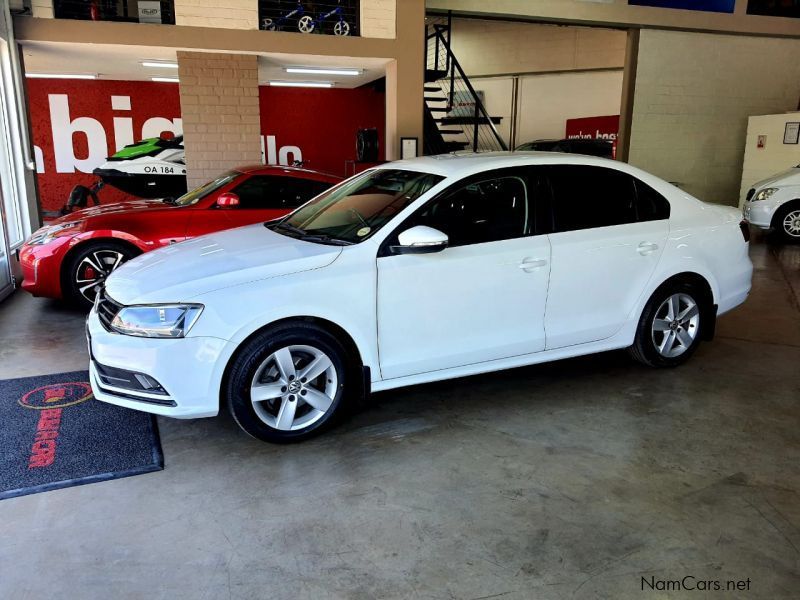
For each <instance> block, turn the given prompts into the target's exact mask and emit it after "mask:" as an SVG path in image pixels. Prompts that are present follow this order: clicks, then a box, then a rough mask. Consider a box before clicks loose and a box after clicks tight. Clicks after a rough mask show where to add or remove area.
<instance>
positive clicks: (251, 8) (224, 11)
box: [175, 0, 258, 29]
mask: <svg viewBox="0 0 800 600" xmlns="http://www.w3.org/2000/svg"><path fill="white" fill-rule="evenodd" d="M175 24H176V25H190V26H194V27H223V28H226V29H258V0H225V1H224V2H221V1H220V0H175Z"/></svg>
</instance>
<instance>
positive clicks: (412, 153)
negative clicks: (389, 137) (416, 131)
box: [400, 137, 419, 160]
mask: <svg viewBox="0 0 800 600" xmlns="http://www.w3.org/2000/svg"><path fill="white" fill-rule="evenodd" d="M418 145H419V140H417V138H415V137H401V138H400V160H404V159H406V158H417V150H418Z"/></svg>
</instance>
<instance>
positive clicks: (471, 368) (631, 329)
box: [372, 323, 636, 392]
mask: <svg viewBox="0 0 800 600" xmlns="http://www.w3.org/2000/svg"><path fill="white" fill-rule="evenodd" d="M635 332H636V323H628V324H626V325H625V326H624V327H623V328H622V329H621V330H620V331H619V332H617V333H616V334H615V335H614V336H612V337H610V338H608V339H605V340H599V341H596V342H589V343H587V344H579V345H577V346H567V347H565V348H556V349H554V350H544V351H542V352H536V353H533V354H523V355H520V356H511V357H508V358H501V359H498V360H491V361H488V362H482V363H474V364H471V365H464V366H461V367H453V368H450V369H442V370H439V371H429V372H427V373H417V374H415V375H409V376H406V377H396V378H394V379H385V380H383V381H373V382H372V391H373V392H381V391H384V390H391V389H395V388H400V387H405V386H408V385H417V384H420V383H430V382H432V381H442V380H445V379H455V378H457V377H468V376H470V375H479V374H481V373H491V372H493V371H502V370H504V369H515V368H517V367H527V366H529V365H536V364H540V363H546V362H552V361H554V360H562V359H565V358H573V357H575V356H584V355H586V354H597V353H598V352H607V351H609V350H619V349H621V348H627V347H629V346H630V345H631V344H632V343H633V337H634V334H635Z"/></svg>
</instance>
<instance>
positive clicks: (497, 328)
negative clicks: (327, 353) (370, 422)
mask: <svg viewBox="0 0 800 600" xmlns="http://www.w3.org/2000/svg"><path fill="white" fill-rule="evenodd" d="M538 189H539V182H538V181H534V180H531V179H529V177H528V173H527V172H526V171H524V170H522V169H506V170H502V171H495V172H489V173H484V174H482V175H481V176H478V177H475V178H471V179H470V180H467V181H464V182H459V183H456V184H455V185H454V186H452V187H451V188H450V189H449V190H447V191H445V192H443V194H440V195H439V196H438V197H437V198H435V199H433V200H431V201H430V202H429V203H427V204H426V205H425V206H424V207H422V208H421V209H420V210H419V211H417V213H416V214H415V215H413V216H412V217H411V218H410V219H408V220H407V221H406V222H405V223H403V224H402V225H401V226H400V227H398V228H397V229H395V231H394V232H393V233H392V235H391V236H389V238H388V239H387V240H386V242H384V244H383V245H382V247H381V252H379V257H378V259H377V271H378V281H377V290H378V291H377V308H378V311H377V313H378V345H379V352H380V365H381V373H382V375H383V377H384V378H386V379H392V378H396V377H404V376H408V375H414V374H418V373H423V372H428V371H436V370H441V369H448V368H451V367H458V366H462V365H467V364H472V363H481V362H486V361H491V360H495V359H500V358H505V357H509V356H516V355H522V354H529V353H533V352H538V351H540V350H543V349H544V346H545V338H544V326H543V317H544V308H545V301H546V297H547V280H548V273H549V269H550V244H549V242H548V239H547V236H546V235H536V232H537V229H536V218H535V204H536V194H537V190H538ZM415 225H427V226H429V227H433V228H435V229H438V230H440V231H442V232H444V233H446V234H447V235H448V237H449V245H448V247H447V248H446V249H445V250H443V251H441V252H438V253H432V254H392V253H391V250H390V247H391V245H392V244H396V243H397V235H398V234H399V233H401V232H402V231H405V230H406V229H408V228H409V227H412V226H415Z"/></svg>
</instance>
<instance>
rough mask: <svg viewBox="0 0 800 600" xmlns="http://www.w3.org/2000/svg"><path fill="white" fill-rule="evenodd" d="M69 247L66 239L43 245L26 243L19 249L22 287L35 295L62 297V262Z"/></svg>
mask: <svg viewBox="0 0 800 600" xmlns="http://www.w3.org/2000/svg"><path fill="white" fill-rule="evenodd" d="M67 249H68V244H67V243H66V240H63V241H62V240H59V239H58V238H57V239H56V240H53V241H52V242H50V243H49V244H43V245H41V246H38V245H34V246H29V245H28V244H24V245H23V246H22V248H20V251H19V264H20V266H21V267H22V285H21V286H20V287H22V289H23V290H25V291H26V292H28V293H30V294H33V295H34V296H44V297H46V298H61V297H62V291H61V263H62V261H63V259H64V255H65V254H66V252H67Z"/></svg>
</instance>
